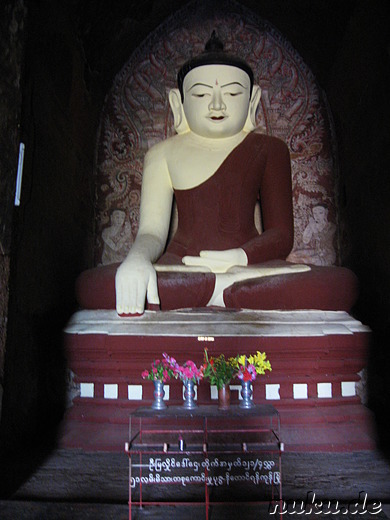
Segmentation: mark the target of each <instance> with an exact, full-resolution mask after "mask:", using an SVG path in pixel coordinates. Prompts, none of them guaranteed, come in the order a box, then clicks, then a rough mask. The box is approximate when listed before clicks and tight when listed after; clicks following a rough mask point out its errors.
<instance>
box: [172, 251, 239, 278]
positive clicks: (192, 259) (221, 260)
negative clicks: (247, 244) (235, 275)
mask: <svg viewBox="0 0 390 520" xmlns="http://www.w3.org/2000/svg"><path fill="white" fill-rule="evenodd" d="M182 262H183V264H185V265H189V266H201V267H208V268H209V269H210V270H211V272H213V273H226V272H227V271H228V270H229V269H230V268H231V267H234V266H246V265H248V257H247V256H246V253H245V251H244V250H243V249H241V248H240V247H239V248H236V249H225V250H224V251H201V252H200V253H199V256H184V257H183V259H182Z"/></svg>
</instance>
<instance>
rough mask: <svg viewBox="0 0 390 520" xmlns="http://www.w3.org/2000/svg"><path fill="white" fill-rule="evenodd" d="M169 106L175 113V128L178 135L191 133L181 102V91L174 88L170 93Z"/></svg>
mask: <svg viewBox="0 0 390 520" xmlns="http://www.w3.org/2000/svg"><path fill="white" fill-rule="evenodd" d="M169 104H170V106H171V110H172V113H173V126H174V128H175V130H176V132H177V133H178V134H184V133H185V132H188V131H189V129H190V128H189V126H188V123H187V119H186V116H185V114H184V110H183V103H182V102H181V96H180V91H179V89H177V88H173V89H172V90H170V91H169Z"/></svg>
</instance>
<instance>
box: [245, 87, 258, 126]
mask: <svg viewBox="0 0 390 520" xmlns="http://www.w3.org/2000/svg"><path fill="white" fill-rule="evenodd" d="M260 98H261V88H260V87H259V85H253V89H252V97H251V100H250V102H249V110H248V117H247V119H246V121H245V125H244V130H246V131H247V132H252V130H254V129H255V128H256V111H257V107H258V106H259V103H260Z"/></svg>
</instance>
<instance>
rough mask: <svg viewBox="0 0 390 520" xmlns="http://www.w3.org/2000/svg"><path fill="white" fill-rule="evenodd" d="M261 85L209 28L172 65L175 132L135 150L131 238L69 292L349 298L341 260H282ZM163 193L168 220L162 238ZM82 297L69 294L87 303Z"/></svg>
mask: <svg viewBox="0 0 390 520" xmlns="http://www.w3.org/2000/svg"><path fill="white" fill-rule="evenodd" d="M260 96H261V89H260V87H259V86H258V85H255V84H254V77H253V72H252V70H251V68H250V66H249V65H248V64H247V63H246V62H245V61H243V60H242V59H241V58H239V57H237V56H233V55H231V54H228V53H226V52H224V50H223V45H222V43H221V42H220V40H219V39H218V38H217V37H216V35H215V33H213V35H212V37H211V39H210V40H209V42H208V43H207V44H206V48H205V51H204V52H203V53H202V54H200V55H198V56H196V57H194V58H192V59H190V60H189V61H188V62H186V63H185V64H184V65H183V66H182V68H181V69H180V71H179V73H178V88H177V89H173V90H172V91H171V92H170V94H169V102H170V106H171V109H172V112H173V115H174V125H175V130H176V132H177V134H176V135H175V136H173V137H170V138H168V139H166V140H164V141H161V142H160V143H158V144H156V145H154V146H152V147H151V148H150V149H149V151H148V152H147V154H146V156H145V161H144V172H143V178H142V191H141V205H140V223H139V229H138V234H137V237H136V239H135V242H134V244H133V245H132V247H131V250H130V252H129V254H128V255H127V257H126V258H125V260H124V261H123V262H122V263H121V265H120V266H119V267H118V268H117V270H116V273H115V271H114V270H113V269H114V267H113V266H105V267H103V268H98V269H106V271H105V273H102V271H100V272H99V275H98V274H97V270H92V271H91V272H89V273H88V272H87V274H84V275H82V276H81V277H80V279H79V282H78V284H79V287H82V288H83V290H81V289H80V290H79V291H78V293H79V295H80V294H81V293H82V292H83V291H84V295H85V294H86V293H87V295H88V290H89V291H95V292H97V293H98V297H97V298H96V297H95V298H94V301H95V304H94V305H93V306H92V308H111V307H113V305H114V306H116V310H117V312H118V314H119V315H139V314H142V313H143V312H144V309H145V305H147V306H148V308H150V309H157V308H161V309H163V310H168V309H175V308H176V309H177V308H183V307H186V308H188V307H192V308H193V307H206V306H215V307H228V308H250V309H284V310H285V309H312V308H314V309H329V310H349V309H350V307H351V306H352V304H353V302H354V300H355V298H356V295H357V284H356V279H355V277H354V275H353V273H351V272H350V271H349V270H348V269H345V268H341V267H318V266H308V265H303V264H294V263H291V262H287V261H286V258H287V256H288V254H289V253H290V251H291V249H292V246H293V240H294V225H293V208H292V186H291V166H290V156H289V150H288V147H287V145H286V144H285V143H284V142H283V141H282V140H280V139H278V138H276V137H272V136H268V135H264V134H260V133H257V132H255V131H254V130H255V116H256V110H257V107H258V104H259V101H260ZM173 198H175V200H176V204H177V210H178V227H177V231H176V233H175V234H174V236H173V238H172V240H171V241H170V242H169V243H168V244H167V240H168V234H169V228H170V222H171V214H172V203H173ZM258 202H259V203H260V208H261V220H262V230H261V232H259V230H258V229H257V227H256V225H255V219H254V215H255V208H256V204H257V203H258ZM116 267H117V266H115V269H116ZM114 276H115V293H114V292H113V283H112V281H113V277H114ZM99 277H100V278H99ZM104 280H105V281H104ZM107 280H109V283H108V284H107ZM86 287H87V291H86V292H85V288H86ZM104 287H107V290H106V294H104V295H103V293H104V289H103V288H104ZM88 288H89V289H88ZM107 292H109V294H107ZM99 294H101V295H102V297H101V298H100V297H99ZM114 297H115V302H113V299H114ZM80 300H81V301H80ZM86 300H88V296H87V297H86V299H85V297H84V300H83V296H82V297H81V298H79V301H80V303H81V304H82V305H83V306H84V305H86V306H87V308H88V307H89V308H91V305H90V304H88V302H87V301H86Z"/></svg>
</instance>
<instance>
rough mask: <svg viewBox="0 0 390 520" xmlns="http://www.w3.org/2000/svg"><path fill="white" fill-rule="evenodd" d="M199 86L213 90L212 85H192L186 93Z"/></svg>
mask: <svg viewBox="0 0 390 520" xmlns="http://www.w3.org/2000/svg"><path fill="white" fill-rule="evenodd" d="M199 86H201V87H207V88H213V86H212V85H207V83H194V84H193V85H192V87H190V88H189V89H188V90H187V92H189V91H190V90H192V89H193V88H194V87H199Z"/></svg>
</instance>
